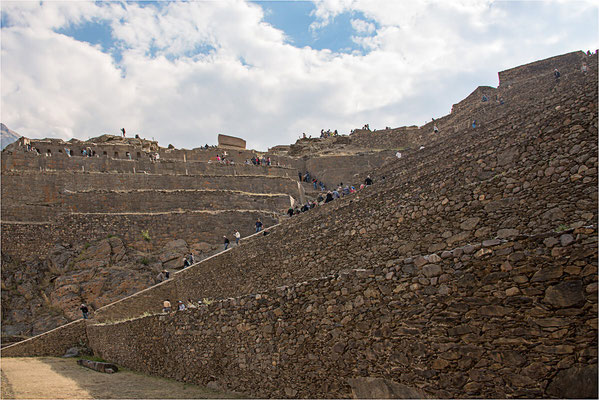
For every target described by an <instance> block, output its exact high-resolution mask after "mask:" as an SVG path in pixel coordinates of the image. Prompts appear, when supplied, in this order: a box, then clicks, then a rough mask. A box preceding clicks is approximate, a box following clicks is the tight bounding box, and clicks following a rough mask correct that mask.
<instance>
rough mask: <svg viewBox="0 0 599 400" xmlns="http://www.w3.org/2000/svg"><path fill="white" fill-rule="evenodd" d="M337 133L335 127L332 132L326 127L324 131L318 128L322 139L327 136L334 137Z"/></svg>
mask: <svg viewBox="0 0 599 400" xmlns="http://www.w3.org/2000/svg"><path fill="white" fill-rule="evenodd" d="M338 135H339V133H338V132H337V129H335V130H334V131H333V132H331V130H330V129H327V130H326V131H325V130H324V129H321V130H320V138H321V139H324V138H328V137H335V136H338ZM305 138H306V134H305V133H304V139H305Z"/></svg>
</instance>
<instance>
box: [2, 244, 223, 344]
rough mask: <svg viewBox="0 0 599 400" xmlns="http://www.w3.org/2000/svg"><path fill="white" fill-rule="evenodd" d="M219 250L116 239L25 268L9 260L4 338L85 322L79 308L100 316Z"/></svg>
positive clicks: (68, 249) (55, 253)
mask: <svg viewBox="0 0 599 400" xmlns="http://www.w3.org/2000/svg"><path fill="white" fill-rule="evenodd" d="M217 248H218V249H220V246H218V245H208V244H204V245H199V246H194V247H193V248H192V249H189V247H188V245H187V243H186V242H185V241H184V240H182V239H179V240H173V241H170V242H168V243H167V244H166V245H165V246H164V247H158V248H154V245H153V243H152V241H151V240H150V241H146V240H142V241H139V242H135V243H133V244H131V245H129V246H127V245H125V243H124V242H123V241H122V240H121V239H120V238H117V237H110V238H107V239H103V240H100V241H97V242H95V243H87V244H83V245H80V246H76V247H72V246H68V245H66V246H63V245H60V244H58V245H56V246H55V247H54V248H53V249H52V251H51V252H50V254H49V255H48V257H47V258H46V259H45V260H43V261H36V260H32V261H26V262H20V261H18V260H15V259H13V258H11V257H9V256H5V255H3V258H2V261H3V266H2V311H3V312H2V334H3V335H10V336H12V335H29V336H31V335H37V334H40V333H42V332H45V331H48V330H50V329H53V328H55V327H57V326H60V325H63V324H65V323H67V322H69V321H72V320H74V319H78V318H81V312H80V310H79V307H80V305H81V304H82V303H85V304H87V305H88V308H89V309H90V312H91V314H92V316H93V314H94V311H95V310H96V309H98V308H101V307H102V306H104V305H106V304H109V303H112V302H114V301H116V300H118V299H121V298H124V297H126V296H128V295H131V294H133V293H136V292H138V291H140V290H142V289H145V288H147V287H149V286H152V285H154V284H156V283H158V281H157V280H156V276H157V275H158V273H159V272H160V271H162V270H163V269H166V270H169V271H174V270H177V269H180V268H182V267H183V262H184V257H185V256H186V255H188V254H189V253H190V252H193V253H194V255H195V257H196V259H197V260H200V259H202V258H204V257H207V256H209V255H211V254H213V253H214V251H215V250H216V249H217Z"/></svg>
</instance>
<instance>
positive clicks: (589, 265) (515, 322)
mask: <svg viewBox="0 0 599 400" xmlns="http://www.w3.org/2000/svg"><path fill="white" fill-rule="evenodd" d="M582 63H585V65H588V72H586V71H585V73H582V72H581V64H582ZM556 68H557V69H559V71H560V73H561V76H560V79H559V81H556V80H555V79H554V77H553V71H554V69H556ZM597 88H598V82H597V54H596V53H595V54H593V55H587V54H585V53H584V52H582V51H576V52H572V53H568V54H564V55H560V56H556V57H552V58H549V59H545V60H540V61H536V62H533V63H530V64H526V65H522V66H518V67H515V68H512V69H508V70H505V71H502V72H499V85H498V86H497V87H491V86H480V87H477V88H475V89H474V91H473V92H472V94H471V95H469V96H468V97H466V98H465V99H464V100H462V101H460V102H459V103H457V104H454V105H453V107H452V109H451V112H449V113H448V114H447V115H445V116H443V117H441V118H437V119H435V120H434V122H432V121H431V122H430V123H427V124H426V125H422V126H404V127H397V128H389V129H384V130H376V131H371V130H370V129H359V128H358V129H355V130H354V131H353V132H352V133H351V134H343V133H339V134H337V135H333V134H331V135H325V136H328V137H322V138H302V139H299V140H298V141H297V142H296V143H294V144H289V145H285V144H282V145H279V146H275V147H272V148H270V149H269V150H268V151H266V152H260V151H255V150H252V149H248V148H246V141H245V140H244V138H243V137H241V138H239V137H232V136H226V135H219V136H218V146H206V147H200V148H194V149H191V150H187V149H177V148H165V147H161V146H160V145H159V144H158V143H157V142H156V141H152V140H148V139H145V138H130V137H127V138H124V137H119V136H117V135H102V136H98V137H95V138H91V139H89V140H86V141H81V140H77V139H72V140H70V141H63V140H60V139H35V138H25V137H21V138H20V139H18V140H17V141H16V142H14V143H12V144H10V145H8V146H7V147H6V148H5V149H4V150H3V151H2V166H1V172H2V176H1V177H2V205H1V213H2V214H1V216H2V218H1V224H2V335H3V348H2V357H17V356H27V357H39V356H62V355H63V354H65V352H66V351H67V350H68V349H70V348H73V347H79V348H81V349H82V351H83V350H84V351H88V352H89V353H90V354H93V355H94V356H97V357H100V358H101V359H103V360H106V361H107V362H109V363H113V364H115V365H118V366H119V367H121V366H122V367H125V368H128V369H130V370H134V371H139V372H142V373H146V374H149V375H158V376H162V377H166V378H172V379H174V380H177V381H181V382H185V383H192V384H197V385H204V386H205V385H212V386H213V387H218V388H221V389H224V390H228V391H232V392H235V393H240V394H241V395H243V396H246V397H259V398H349V397H357V398H377V397H378V398H428V397H432V398H547V397H558V398H587V397H593V396H596V393H597V329H598V319H597V293H598V286H597V277H598V274H597V237H598V236H597V205H598V203H597V201H598V184H597V166H598V159H597V132H598V118H597V109H598V104H597V93H598V90H597ZM481 99H483V100H481ZM484 99H486V100H484ZM473 121H476V124H473ZM365 128H367V127H365ZM215 136H216V135H215ZM256 159H258V160H259V161H258V162H256ZM306 173H307V174H308V175H309V179H306V180H307V181H304V178H305V174H306ZM367 177H368V178H369V179H371V180H372V182H373V184H372V185H364V183H365V180H366V179H367ZM320 183H322V185H323V186H322V187H321V186H320ZM340 183H342V186H341V188H340V189H341V192H342V193H340V196H339V198H335V199H334V200H333V201H327V200H326V194H327V192H329V191H334V190H336V189H337V187H338V186H339V185H340ZM345 186H347V187H348V190H349V188H351V187H353V189H355V190H352V191H351V193H349V192H348V193H346V194H344V193H343V189H344V188H345ZM306 204H308V207H307V210H305V211H304V212H301V211H299V209H300V208H301V207H303V206H304V205H306ZM310 207H311V208H310ZM289 210H291V212H290V213H291V214H293V213H294V210H296V214H294V215H292V216H289V215H288V212H289ZM298 211H299V212H298ZM257 220H260V221H261V222H262V223H263V226H264V229H263V230H262V231H259V232H256V229H255V226H256V225H255V224H256V221H257ZM235 230H238V231H239V233H240V234H241V240H240V242H239V244H236V243H235V237H234V236H233V232H234V231H235ZM223 236H227V237H228V239H229V240H230V241H231V245H230V246H229V247H228V248H227V249H226V250H223ZM189 254H193V256H194V261H193V263H191V264H192V265H191V266H186V264H185V262H186V258H187V257H188V255H189ZM165 270H168V271H169V272H170V277H169V278H168V279H164V280H162V281H160V279H159V280H157V278H156V276H157V274H159V273H161V271H165ZM166 299H169V300H170V302H171V303H172V305H173V308H176V307H177V301H182V302H183V303H184V304H186V305H187V306H186V309H185V310H181V311H172V312H165V310H164V304H163V303H164V301H165V300H166ZM82 303H84V304H86V305H87V306H88V307H89V308H90V314H91V317H90V319H81V312H80V311H79V306H80V305H81V304H82ZM190 306H191V307H190ZM23 339H24V340H23ZM13 341H15V342H16V343H14V344H11V342H13Z"/></svg>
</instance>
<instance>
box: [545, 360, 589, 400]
mask: <svg viewBox="0 0 599 400" xmlns="http://www.w3.org/2000/svg"><path fill="white" fill-rule="evenodd" d="M547 394H548V395H549V396H551V397H558V398H565V399H596V398H597V364H592V365H582V364H576V365H573V366H572V367H570V368H568V369H563V370H561V371H559V372H558V373H557V375H555V377H554V378H553V380H552V381H551V383H550V384H549V386H548V387H547Z"/></svg>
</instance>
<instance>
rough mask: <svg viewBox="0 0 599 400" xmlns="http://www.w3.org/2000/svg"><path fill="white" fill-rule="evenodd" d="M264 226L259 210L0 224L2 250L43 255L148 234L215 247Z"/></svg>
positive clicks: (159, 241) (269, 218)
mask: <svg viewBox="0 0 599 400" xmlns="http://www.w3.org/2000/svg"><path fill="white" fill-rule="evenodd" d="M257 218H260V219H261V220H262V222H263V223H264V225H265V226H271V225H274V224H276V223H277V222H278V214H277V215H275V214H273V213H267V212H264V211H244V210H220V211H206V212H178V211H173V212H165V213H148V214H135V213H123V214H102V213H98V214H67V215H62V216H60V217H58V218H57V219H56V222H54V223H21V222H4V221H3V222H2V252H3V253H5V254H7V255H10V256H15V257H19V256H23V255H24V254H25V255H38V254H43V255H45V254H46V253H47V252H48V251H49V250H50V249H52V248H53V247H54V246H55V245H56V243H85V242H93V241H96V240H98V239H101V238H105V237H107V236H108V235H114V236H118V237H120V238H121V239H123V241H124V242H125V243H132V242H135V241H139V240H141V239H142V236H141V231H142V230H147V231H148V232H149V235H150V237H151V239H152V242H153V243H154V244H155V245H157V246H162V245H164V244H165V243H167V242H168V241H171V240H174V239H184V240H185V241H186V242H187V243H189V244H192V243H198V242H212V243H220V242H221V240H222V236H223V235H232V233H233V232H232V229H238V230H239V232H240V233H241V234H242V235H243V236H247V235H249V234H250V233H252V232H253V230H254V223H255V222H256V219H257Z"/></svg>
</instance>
